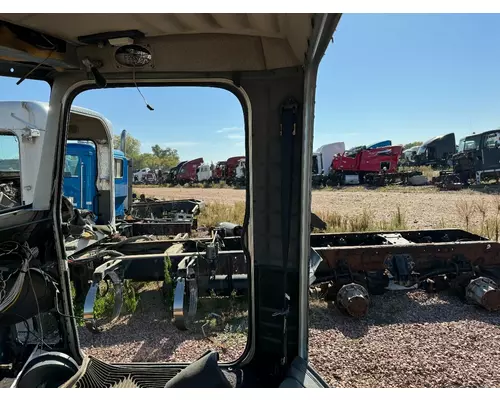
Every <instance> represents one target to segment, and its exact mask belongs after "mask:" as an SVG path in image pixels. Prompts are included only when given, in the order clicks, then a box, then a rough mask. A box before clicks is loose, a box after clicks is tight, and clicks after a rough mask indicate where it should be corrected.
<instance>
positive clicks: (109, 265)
mask: <svg viewBox="0 0 500 400" xmlns="http://www.w3.org/2000/svg"><path fill="white" fill-rule="evenodd" d="M120 265H121V261H120V260H111V261H108V262H106V263H104V264H103V265H101V266H99V267H98V268H97V269H96V270H95V271H94V277H93V280H92V283H91V285H90V289H89V291H88V293H87V296H86V298H85V304H84V306H83V320H84V322H85V326H86V327H87V329H89V330H90V331H91V332H94V333H97V332H100V328H101V326H100V322H99V321H98V320H97V318H96V317H95V314H94V305H95V302H96V299H97V294H98V293H99V284H100V283H101V282H102V281H104V280H106V278H108V279H109V280H111V282H112V284H113V291H114V305H113V313H112V315H111V320H110V323H112V322H114V321H116V320H117V319H118V317H119V316H120V312H121V309H122V305H123V282H122V280H121V279H120V277H119V275H118V273H117V270H118V269H119V267H120ZM107 290H109V286H108V288H107ZM107 290H106V293H107Z"/></svg>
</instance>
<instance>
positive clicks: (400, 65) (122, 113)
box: [0, 14, 500, 161]
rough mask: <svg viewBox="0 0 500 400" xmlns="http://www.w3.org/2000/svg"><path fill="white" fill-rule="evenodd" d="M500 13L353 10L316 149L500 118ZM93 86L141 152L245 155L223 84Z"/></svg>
mask: <svg viewBox="0 0 500 400" xmlns="http://www.w3.org/2000/svg"><path fill="white" fill-rule="evenodd" d="M499 23H500V15H498V14H491V15H487V14H486V15H485V14H451V15H444V14H399V15H398V14H345V15H343V17H342V19H341V22H340V24H339V27H338V30H337V32H336V35H335V41H334V43H332V44H331V45H330V46H329V48H328V50H327V53H326V55H325V57H324V58H323V61H322V64H321V67H320V71H319V78H318V87H317V97H316V120H315V141H314V147H315V149H316V148H317V147H319V146H321V145H323V144H327V143H331V142H335V141H344V142H345V143H346V146H347V147H351V146H355V145H361V144H369V143H372V142H375V141H379V140H384V139H391V140H392V141H393V142H395V143H402V144H404V143H408V142H411V141H415V140H422V141H425V140H427V139H429V138H430V137H432V136H436V135H439V134H443V133H449V132H455V134H456V139H457V141H458V139H459V138H460V137H462V136H464V135H466V134H470V133H472V132H473V131H475V132H481V131H485V130H488V129H493V128H497V127H500V96H499V94H500V90H499V89H500V72H499V71H500V69H499V65H500V50H499V49H500V47H499V43H500V30H499V29H498V28H497V26H498V25H499ZM142 91H143V93H144V95H145V96H146V99H147V101H148V102H149V103H150V104H151V105H152V106H153V107H154V108H155V111H153V112H151V111H149V110H147V109H146V107H145V105H144V103H143V101H142V98H141V97H140V95H139V93H137V91H136V89H113V90H99V91H91V92H86V93H84V94H82V95H80V96H79V97H78V98H77V99H76V101H75V103H76V104H77V105H80V106H83V107H87V108H91V109H94V110H96V111H98V112H100V113H102V114H104V115H105V116H106V117H107V118H109V119H110V120H111V122H112V123H113V127H114V130H115V133H119V132H120V131H121V130H122V129H127V130H128V131H129V132H130V133H131V134H132V135H134V136H135V137H137V138H138V139H139V140H141V142H142V147H143V151H150V147H151V146H152V145H153V144H155V143H158V144H160V145H162V146H171V147H175V148H177V149H178V151H179V154H180V156H181V158H182V159H190V158H195V157H199V156H202V157H204V158H205V160H206V161H211V160H212V161H217V160H223V159H227V158H228V157H230V156H233V155H239V154H243V152H244V147H243V130H242V127H243V115H242V112H241V108H240V105H239V103H238V102H237V100H236V98H235V97H233V95H232V94H230V93H228V92H225V91H223V90H219V89H208V88H143V89H142ZM48 99H49V88H48V86H47V85H46V84H45V83H39V82H29V81H25V82H24V83H23V84H22V85H20V86H16V85H15V80H13V79H8V78H0V100H40V101H48Z"/></svg>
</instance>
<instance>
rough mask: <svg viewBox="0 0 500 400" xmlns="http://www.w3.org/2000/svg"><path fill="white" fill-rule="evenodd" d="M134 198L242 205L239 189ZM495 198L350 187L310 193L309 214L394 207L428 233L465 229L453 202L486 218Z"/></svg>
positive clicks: (149, 191)
mask: <svg viewBox="0 0 500 400" xmlns="http://www.w3.org/2000/svg"><path fill="white" fill-rule="evenodd" d="M134 190H135V191H136V192H137V193H138V194H142V193H144V194H145V195H146V196H151V197H157V198H160V199H165V200H174V199H182V198H195V199H200V200H204V201H205V202H223V203H228V204H232V203H235V202H239V201H245V190H242V189H232V188H227V189H215V188H213V189H212V188H210V189H203V188H168V187H138V188H135V189H134ZM497 198H500V196H499V195H498V194H485V193H482V192H480V191H474V190H461V191H456V192H452V191H438V190H437V189H436V188H434V187H432V186H429V187H423V188H422V187H420V188H417V187H392V188H391V187H387V188H378V189H373V190H370V189H365V188H361V187H357V188H354V187H351V188H342V189H323V190H315V191H313V193H312V211H313V212H319V211H323V212H328V211H335V212H338V213H344V214H347V215H355V214H357V213H360V212H362V211H363V209H365V210H369V211H370V212H371V213H373V216H374V218H375V219H386V220H387V219H390V218H391V215H393V214H394V213H395V212H396V210H397V207H398V206H399V207H400V208H401V211H402V212H403V215H404V216H405V218H406V221H407V224H408V229H432V228H442V227H450V228H451V227H456V228H465V226H464V224H465V222H464V218H463V216H462V215H460V214H459V212H458V211H457V206H456V204H457V202H458V201H460V200H462V201H468V202H470V203H471V204H473V203H478V202H481V201H484V202H485V204H486V205H487V209H488V214H493V213H494V212H496V207H497ZM481 218H482V216H481V214H480V213H479V212H474V214H473V215H472V216H471V219H470V224H471V226H474V225H477V224H479V223H480V221H481Z"/></svg>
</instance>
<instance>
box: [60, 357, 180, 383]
mask: <svg viewBox="0 0 500 400" xmlns="http://www.w3.org/2000/svg"><path fill="white" fill-rule="evenodd" d="M82 369H83V371H82V373H81V374H80V375H79V376H76V377H75V378H74V379H73V380H72V382H68V383H67V384H66V385H65V386H66V387H72V388H163V387H165V384H166V383H167V382H168V381H169V380H170V379H172V378H173V377H174V376H175V375H177V374H178V373H179V372H180V371H181V368H158V367H156V368H151V367H140V366H137V365H135V366H133V367H128V366H119V367H117V366H114V365H109V364H106V363H105V362H103V361H100V360H98V359H97V358H94V357H88V359H87V360H86V361H85V362H84V365H83V368H82Z"/></svg>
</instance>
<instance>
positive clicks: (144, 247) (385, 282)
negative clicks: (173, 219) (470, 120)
mask: <svg viewBox="0 0 500 400" xmlns="http://www.w3.org/2000/svg"><path fill="white" fill-rule="evenodd" d="M227 227H231V228H234V227H233V226H232V225H228V226H226V225H225V224H222V226H221V227H219V229H222V232H223V231H224V229H225V228H227ZM218 232H221V231H220V230H219V231H217V232H215V234H214V236H213V237H212V238H207V239H196V240H193V239H188V240H186V239H178V240H169V241H151V242H150V241H146V242H136V243H129V244H124V245H123V246H121V247H120V252H122V253H123V254H120V255H115V256H114V260H115V261H118V262H119V261H121V262H123V263H128V264H126V265H127V271H125V272H124V276H125V277H127V276H128V277H130V274H133V276H134V278H135V279H138V280H140V281H147V280H148V279H150V276H151V275H152V273H151V271H147V269H146V268H145V266H146V265H147V264H145V263H146V262H147V261H148V260H159V261H160V260H161V261H163V260H164V258H165V255H168V257H169V259H170V261H171V273H172V276H173V277H174V278H175V280H176V282H177V286H176V289H175V293H174V302H173V316H174V324H175V325H176V326H177V327H178V328H179V329H181V330H186V329H188V328H189V325H190V322H191V320H192V319H193V318H194V316H195V314H196V309H197V306H196V303H197V301H198V297H199V296H202V295H203V294H204V293H207V292H208V291H210V290H217V291H219V292H220V293H230V292H231V291H232V290H238V291H244V290H245V289H247V288H248V277H247V270H246V269H245V263H244V253H243V251H242V250H241V247H239V246H241V241H240V238H238V237H227V238H224V237H223V236H219V235H218ZM229 233H231V232H229ZM310 241H311V244H312V245H313V248H312V249H311V253H310V263H311V264H310V275H309V282H310V284H312V285H314V286H323V285H324V284H325V283H329V284H330V285H331V287H330V288H329V289H328V298H330V299H332V300H334V301H335V303H336V305H337V307H338V308H339V309H340V310H341V311H344V312H346V313H347V314H348V315H350V316H352V317H356V318H360V317H363V316H365V315H366V314H367V312H368V309H369V304H370V294H372V295H376V294H382V293H383V292H384V291H386V290H411V289H415V288H419V287H420V288H423V289H425V290H428V291H432V292H433V291H437V290H443V289H447V288H455V289H457V288H458V289H460V288H462V290H463V291H466V293H467V298H468V299H469V300H470V301H472V302H474V303H475V304H478V305H480V306H482V307H484V308H486V309H488V310H497V309H498V307H499V301H500V300H499V293H500V292H499V290H498V286H496V285H497V283H496V282H495V280H496V281H499V279H500V244H499V243H497V242H495V241H491V240H488V239H486V238H483V237H481V236H478V235H474V234H471V233H468V232H465V231H462V230H457V229H448V230H425V231H398V232H358V233H339V234H311V236H310ZM134 247H136V248H137V250H134ZM220 247H222V248H227V249H228V250H220V249H219V248H220ZM148 248H149V249H150V250H151V251H156V253H154V252H153V253H150V250H148ZM161 248H166V251H165V252H164V253H160V252H158V250H159V249H161ZM193 248H194V250H195V251H190V249H193ZM139 249H140V250H139ZM202 249H203V250H202ZM139 251H140V254H137V253H138V252H139ZM129 252H133V253H135V254H128V253H129ZM148 253H149V254H148ZM161 265H162V268H164V267H163V264H161ZM240 266H243V269H241V268H240ZM163 270H164V269H163ZM141 274H142V275H141ZM160 274H161V272H159V271H158V272H157V275H156V278H155V280H158V279H161V278H159V276H160ZM488 277H489V278H488Z"/></svg>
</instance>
